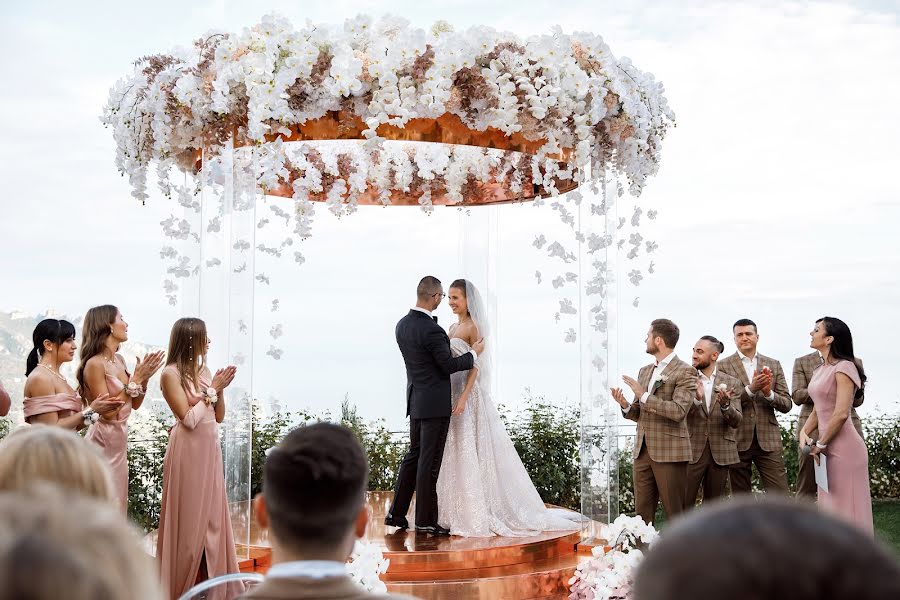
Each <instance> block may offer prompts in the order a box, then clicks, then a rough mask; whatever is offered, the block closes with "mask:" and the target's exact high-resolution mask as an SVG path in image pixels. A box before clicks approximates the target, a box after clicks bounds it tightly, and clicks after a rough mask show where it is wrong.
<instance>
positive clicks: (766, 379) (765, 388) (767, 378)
mask: <svg viewBox="0 0 900 600" xmlns="http://www.w3.org/2000/svg"><path fill="white" fill-rule="evenodd" d="M750 391H751V392H753V393H754V394H755V393H756V392H762V394H763V396H765V397H766V398H768V397H769V394H771V393H772V371H771V370H770V369H769V367H763V368H762V371H753V380H752V381H751V382H750Z"/></svg>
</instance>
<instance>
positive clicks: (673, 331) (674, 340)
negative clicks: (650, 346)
mask: <svg viewBox="0 0 900 600" xmlns="http://www.w3.org/2000/svg"><path fill="white" fill-rule="evenodd" d="M650 328H651V329H653V335H654V336H657V335H658V336H659V337H661V338H662V339H663V342H665V343H666V347H668V348H674V347H675V346H676V345H677V344H678V338H679V337H681V332H680V331H679V329H678V325H676V324H675V323H673V322H672V321H670V320H669V319H656V320H655V321H653V322H652V323H650Z"/></svg>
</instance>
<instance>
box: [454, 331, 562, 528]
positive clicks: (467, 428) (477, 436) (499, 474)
mask: <svg viewBox="0 0 900 600" xmlns="http://www.w3.org/2000/svg"><path fill="white" fill-rule="evenodd" d="M470 350H471V348H470V347H469V345H468V344H467V343H466V342H465V341H464V340H462V339H460V338H451V340H450V351H451V352H452V353H453V356H460V355H462V354H465V353H466V352H469V351H470ZM475 366H476V367H477V366H478V362H477V361H476V364H475ZM468 376H469V372H468V371H461V372H459V373H454V374H453V375H451V376H450V377H451V394H452V400H453V406H454V407H455V406H456V403H457V402H458V401H459V397H460V395H461V394H462V391H463V389H464V388H465V385H466V380H467V379H468ZM437 496H438V515H439V518H438V522H439V523H440V525H441V526H442V527H446V528H448V529H449V530H450V533H451V534H452V535H459V536H464V537H487V536H492V535H501V536H518V537H523V536H531V535H535V534H537V533H539V532H541V531H556V530H561V531H563V530H575V529H578V528H579V519H580V516H579V515H578V514H577V513H574V512H572V511H567V510H562V509H548V508H547V507H546V506H544V502H543V501H542V500H541V497H540V495H539V494H538V492H537V490H536V489H535V487H534V484H533V483H532V482H531V478H530V477H529V475H528V472H527V471H526V470H525V466H524V465H523V464H522V460H521V459H520V458H519V455H518V453H517V452H516V449H515V446H513V443H512V440H511V439H510V437H509V434H508V433H507V431H506V427H505V426H504V424H503V421H502V420H501V419H500V413H499V412H498V411H497V407H496V406H495V405H494V403H493V401H492V400H491V398H490V396H489V395H488V394H487V393H485V391H484V390H482V389H481V385H480V381H479V380H476V381H475V385H474V386H473V387H472V392H471V394H470V395H469V399H468V400H467V402H466V408H465V410H464V411H463V413H462V414H460V415H456V416H453V417H451V420H450V430H449V432H448V433H447V443H446V446H445V447H444V458H443V462H442V463H441V470H440V473H439V476H438V482H437Z"/></svg>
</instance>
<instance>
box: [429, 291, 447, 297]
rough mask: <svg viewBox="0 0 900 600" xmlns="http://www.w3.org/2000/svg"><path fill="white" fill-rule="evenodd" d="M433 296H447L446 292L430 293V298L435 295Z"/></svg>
mask: <svg viewBox="0 0 900 600" xmlns="http://www.w3.org/2000/svg"><path fill="white" fill-rule="evenodd" d="M435 296H440V297H441V298H446V297H447V294H445V293H444V292H438V293H437V294H432V295H431V297H432V298H433V297H435Z"/></svg>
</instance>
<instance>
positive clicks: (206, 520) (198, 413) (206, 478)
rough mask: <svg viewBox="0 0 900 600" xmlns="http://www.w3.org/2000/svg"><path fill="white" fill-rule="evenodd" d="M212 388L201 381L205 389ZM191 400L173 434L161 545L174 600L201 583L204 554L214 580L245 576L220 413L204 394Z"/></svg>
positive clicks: (230, 590) (227, 593)
mask: <svg viewBox="0 0 900 600" xmlns="http://www.w3.org/2000/svg"><path fill="white" fill-rule="evenodd" d="M209 385H210V380H209V379H208V378H205V377H204V378H201V380H200V387H201V389H204V390H205V389H206V388H207V387H208V386H209ZM187 397H188V404H189V405H190V409H189V410H188V412H187V414H186V415H185V416H184V420H177V421H176V422H175V426H174V427H172V430H171V431H170V432H169V445H168V447H167V448H166V458H165V462H164V464H163V492H162V510H161V513H160V518H159V533H158V536H157V543H156V558H157V560H158V561H159V566H160V571H161V575H162V582H163V589H164V590H165V592H166V594H168V596H169V597H170V598H173V599H175V598H178V597H179V596H181V595H182V594H184V593H185V592H186V591H187V590H188V589H190V588H191V587H192V586H193V585H194V583H195V582H196V581H197V573H198V572H199V569H200V561H201V559H202V558H203V555H204V554H205V555H206V570H207V573H208V574H209V578H210V579H212V578H213V577H218V576H219V575H225V574H226V573H238V572H239V569H238V564H237V556H236V554H235V546H234V535H233V533H232V529H231V516H230V514H229V511H228V498H227V495H226V493H225V474H224V468H223V466H222V449H221V446H219V424H218V423H216V413H215V408H214V407H213V406H212V405H208V404H206V402H205V401H204V397H203V396H202V395H200V394H198V393H193V392H188V393H187ZM243 591H244V589H243V586H242V585H239V584H235V585H229V586H227V589H225V590H220V589H219V588H216V589H215V590H211V591H210V596H209V598H211V599H212V598H219V599H230V598H235V597H237V596H238V595H240V594H241V593H243Z"/></svg>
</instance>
